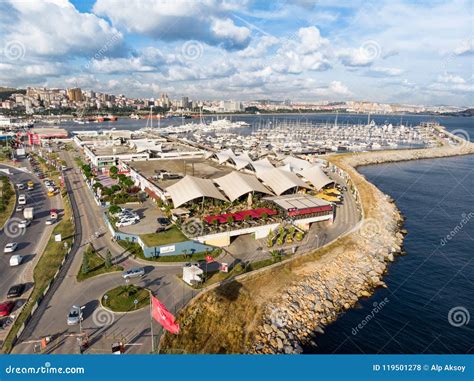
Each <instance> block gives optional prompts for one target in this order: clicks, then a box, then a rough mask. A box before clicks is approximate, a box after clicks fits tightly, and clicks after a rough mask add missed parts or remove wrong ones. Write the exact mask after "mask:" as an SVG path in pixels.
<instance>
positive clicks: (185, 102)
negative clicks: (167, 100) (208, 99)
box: [181, 97, 189, 109]
mask: <svg viewBox="0 0 474 381" xmlns="http://www.w3.org/2000/svg"><path fill="white" fill-rule="evenodd" d="M181 107H182V108H183V109H188V108H189V98H188V97H182V98H181Z"/></svg>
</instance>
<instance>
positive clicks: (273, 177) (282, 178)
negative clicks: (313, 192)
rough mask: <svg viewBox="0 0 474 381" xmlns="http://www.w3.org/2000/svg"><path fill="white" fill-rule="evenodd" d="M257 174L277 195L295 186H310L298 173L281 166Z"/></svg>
mask: <svg viewBox="0 0 474 381" xmlns="http://www.w3.org/2000/svg"><path fill="white" fill-rule="evenodd" d="M257 175H258V177H259V178H260V179H261V180H262V181H263V182H264V183H265V184H266V185H267V186H269V187H270V188H271V189H272V190H273V191H274V192H275V194H277V195H281V194H282V193H283V192H286V191H287V190H288V189H291V188H294V187H300V188H310V186H309V185H308V184H306V183H305V182H304V181H303V180H301V179H300V178H299V177H298V176H297V175H295V174H294V173H291V172H287V171H285V170H283V169H280V168H274V169H272V170H269V171H264V172H261V173H258V174H257Z"/></svg>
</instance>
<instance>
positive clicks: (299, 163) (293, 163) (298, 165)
mask: <svg viewBox="0 0 474 381" xmlns="http://www.w3.org/2000/svg"><path fill="white" fill-rule="evenodd" d="M283 163H284V164H289V165H290V167H291V168H293V169H295V170H296V171H300V170H302V169H306V168H310V167H311V163H310V162H308V161H306V160H303V159H299V158H297V157H294V156H287V157H285V158H284V159H283ZM296 171H295V172H296Z"/></svg>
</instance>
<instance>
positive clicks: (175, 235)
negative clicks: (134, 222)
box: [140, 225, 188, 247]
mask: <svg viewBox="0 0 474 381" xmlns="http://www.w3.org/2000/svg"><path fill="white" fill-rule="evenodd" d="M140 238H141V239H142V241H143V242H144V243H145V245H147V246H148V247H153V246H161V245H168V244H170V243H176V242H183V241H187V240H188V239H187V238H186V236H185V235H184V234H183V233H181V230H179V229H178V228H177V227H176V226H175V225H173V226H172V227H170V228H169V229H167V230H165V231H162V232H160V233H149V234H142V235H141V236H140Z"/></svg>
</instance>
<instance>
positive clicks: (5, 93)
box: [0, 86, 26, 100]
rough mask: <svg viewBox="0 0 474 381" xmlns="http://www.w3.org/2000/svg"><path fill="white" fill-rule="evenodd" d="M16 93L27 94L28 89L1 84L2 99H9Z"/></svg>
mask: <svg viewBox="0 0 474 381" xmlns="http://www.w3.org/2000/svg"><path fill="white" fill-rule="evenodd" d="M14 93H21V94H26V90H24V89H15V88H13V87H1V86H0V99H1V100H5V99H7V98H8V97H9V96H10V95H12V94H14Z"/></svg>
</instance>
